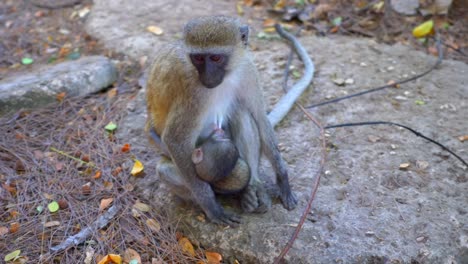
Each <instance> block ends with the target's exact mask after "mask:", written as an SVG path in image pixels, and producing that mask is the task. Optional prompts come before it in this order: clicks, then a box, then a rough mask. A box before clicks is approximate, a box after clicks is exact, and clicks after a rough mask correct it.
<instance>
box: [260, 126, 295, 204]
mask: <svg viewBox="0 0 468 264" xmlns="http://www.w3.org/2000/svg"><path fill="white" fill-rule="evenodd" d="M263 128H264V133H263V134H262V137H263V138H262V141H263V144H262V151H263V153H264V154H265V156H266V158H267V159H268V161H270V163H271V165H272V166H273V169H274V170H275V173H276V182H277V184H278V186H279V189H280V199H281V203H282V204H283V206H284V208H286V209H288V210H292V209H294V208H295V207H296V205H297V198H296V196H295V195H294V193H293V192H292V191H291V186H290V185H289V176H288V169H287V167H286V164H285V162H284V160H283V158H282V157H281V153H280V151H279V149H278V143H277V141H276V137H275V136H274V135H275V134H274V133H275V131H274V130H273V127H272V126H271V125H270V124H269V123H267V122H265V123H264V125H263Z"/></svg>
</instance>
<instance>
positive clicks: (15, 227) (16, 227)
mask: <svg viewBox="0 0 468 264" xmlns="http://www.w3.org/2000/svg"><path fill="white" fill-rule="evenodd" d="M19 228H20V224H19V223H18V222H13V223H11V224H10V233H11V234H14V233H16V232H18V230H19Z"/></svg>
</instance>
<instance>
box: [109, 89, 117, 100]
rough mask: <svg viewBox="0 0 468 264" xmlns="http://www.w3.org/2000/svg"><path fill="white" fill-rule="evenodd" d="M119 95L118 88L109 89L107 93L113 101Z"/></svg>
mask: <svg viewBox="0 0 468 264" xmlns="http://www.w3.org/2000/svg"><path fill="white" fill-rule="evenodd" d="M117 94H118V90H117V88H112V89H109V91H107V98H109V99H112V98H114V97H115V96H117Z"/></svg>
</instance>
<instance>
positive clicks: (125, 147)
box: [121, 143, 130, 153]
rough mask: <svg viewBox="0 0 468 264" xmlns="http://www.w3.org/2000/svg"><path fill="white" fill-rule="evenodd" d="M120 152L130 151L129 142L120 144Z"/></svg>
mask: <svg viewBox="0 0 468 264" xmlns="http://www.w3.org/2000/svg"><path fill="white" fill-rule="evenodd" d="M121 151H122V152H124V153H125V152H129V151H130V144H128V143H125V144H124V145H123V146H122V149H121Z"/></svg>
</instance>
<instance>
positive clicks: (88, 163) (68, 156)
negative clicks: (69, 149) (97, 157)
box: [50, 147, 96, 168]
mask: <svg viewBox="0 0 468 264" xmlns="http://www.w3.org/2000/svg"><path fill="white" fill-rule="evenodd" d="M50 150H52V151H53V152H57V153H58V154H60V155H63V156H65V157H67V158H70V159H72V160H74V161H78V162H79V163H80V165H81V164H86V165H88V166H90V167H92V168H96V165H94V163H92V162H86V161H84V160H81V159H79V158H77V157H73V156H72V155H70V154H68V153H65V152H63V151H61V150H58V149H56V148H54V147H51V148H50Z"/></svg>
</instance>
